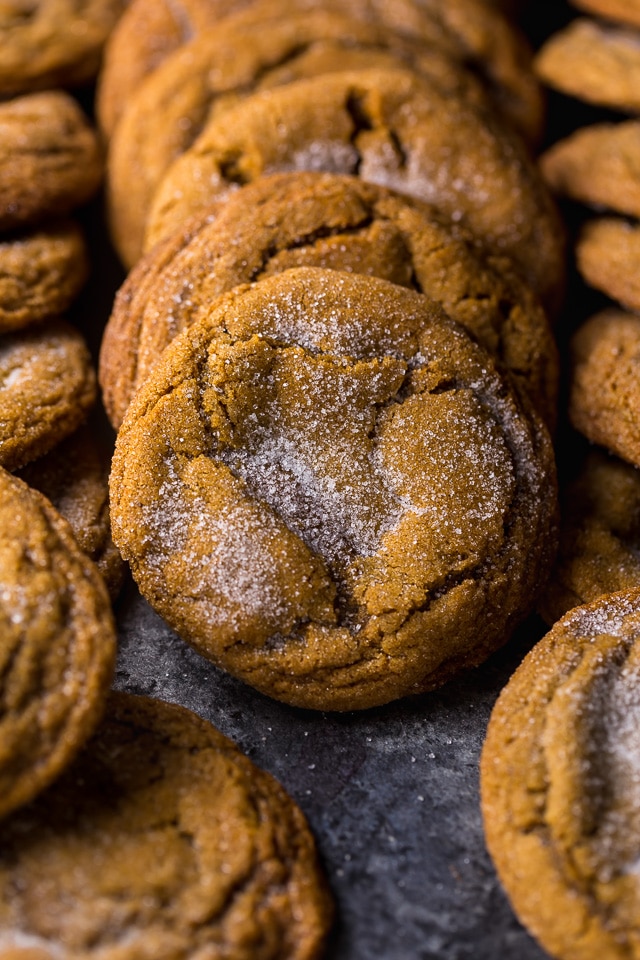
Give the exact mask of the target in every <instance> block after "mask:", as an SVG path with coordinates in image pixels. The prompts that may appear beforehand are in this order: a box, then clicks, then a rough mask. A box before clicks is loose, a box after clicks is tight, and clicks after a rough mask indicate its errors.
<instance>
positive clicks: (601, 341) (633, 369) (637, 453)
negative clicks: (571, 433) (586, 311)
mask: <svg viewBox="0 0 640 960" xmlns="http://www.w3.org/2000/svg"><path fill="white" fill-rule="evenodd" d="M571 353H572V369H571V384H570V395H569V416H570V418H571V422H572V423H573V425H574V427H575V428H576V430H579V431H580V433H582V434H584V436H585V437H587V438H588V439H589V440H591V441H592V442H593V443H598V444H600V446H603V447H606V448H607V449H608V450H610V451H611V452H612V453H616V454H617V455H618V456H619V457H622V458H623V460H627V461H628V462H629V463H633V464H635V465H636V466H640V421H639V420H638V415H637V411H638V406H639V404H640V317H638V316H636V315H635V314H632V313H624V312H623V311H622V310H616V309H609V310H603V311H602V312H601V313H598V314H596V315H595V316H593V317H591V318H590V319H589V320H587V321H586V323H584V324H583V325H582V326H581V327H580V328H579V329H578V331H577V332H576V333H575V334H574V336H573V338H572V341H571Z"/></svg>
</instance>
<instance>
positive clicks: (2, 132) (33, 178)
mask: <svg viewBox="0 0 640 960" xmlns="http://www.w3.org/2000/svg"><path fill="white" fill-rule="evenodd" d="M0 138H1V139H2V148H3V149H2V154H1V155H0V197H1V198H2V199H1V200H0V230H12V229H14V228H16V227H21V226H22V225H23V224H27V223H34V222H37V221H42V220H44V219H46V218H48V217H54V216H59V215H62V214H67V213H69V211H70V210H73V209H74V208H76V207H79V206H80V205H81V204H83V203H85V201H87V200H88V199H89V198H90V197H91V196H92V195H93V194H94V193H95V191H96V190H97V188H98V186H99V185H100V181H101V178H102V157H101V152H100V148H99V145H98V139H97V135H96V132H95V130H94V129H93V128H92V127H91V125H90V124H89V122H88V120H87V118H86V117H85V115H84V114H83V112H82V110H81V109H80V107H79V106H78V104H77V103H76V101H75V100H74V99H73V98H72V97H70V96H69V95H68V94H66V93H63V92H62V91H61V90H53V91H47V92H45V93H32V94H27V95H25V96H23V97H16V98H15V99H14V100H8V101H7V102H6V103H0Z"/></svg>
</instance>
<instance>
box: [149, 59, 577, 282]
mask: <svg viewBox="0 0 640 960" xmlns="http://www.w3.org/2000/svg"><path fill="white" fill-rule="evenodd" d="M285 170H316V171H318V170H319V171H326V172H332V173H347V174H357V175H358V176H359V177H360V178H361V179H362V180H365V181H368V182H373V183H378V184H380V185H382V186H387V187H391V188H393V189H396V190H398V191H399V192H400V193H405V194H408V195H409V196H413V197H416V198H418V199H421V200H425V201H427V202H429V203H432V204H433V206H434V207H436V208H437V209H438V210H439V211H440V212H441V213H442V214H444V216H445V217H447V218H448V219H450V220H453V221H454V222H459V223H460V224H461V225H463V226H466V227H467V228H468V229H469V230H471V232H472V233H474V234H475V235H476V236H477V237H479V238H480V239H481V240H482V241H483V242H485V243H486V244H487V246H489V247H491V248H493V249H495V250H499V251H500V252H501V253H503V254H506V255H507V256H510V257H511V258H512V259H513V260H514V262H515V263H516V264H517V266H518V268H519V269H520V270H521V272H522V273H523V275H524V277H525V279H527V280H528V281H529V282H530V283H531V285H532V286H533V288H534V289H535V290H536V291H537V292H538V293H539V294H540V295H541V296H542V297H543V298H544V299H545V301H554V300H556V299H557V297H558V290H559V287H560V286H561V283H562V274H563V270H564V262H563V260H564V257H563V244H562V226H561V224H560V221H559V218H558V216H557V211H556V210H555V207H554V205H553V203H552V200H551V197H550V195H549V193H548V191H547V189H546V188H545V186H544V184H543V182H542V179H541V177H540V176H539V174H538V171H537V169H536V167H535V166H534V164H533V162H532V160H531V158H530V157H529V155H528V154H527V152H526V151H525V149H524V147H523V144H522V142H521V140H520V138H518V137H516V136H515V135H511V134H510V133H509V131H508V130H507V129H506V127H502V126H501V125H499V124H498V123H497V121H495V120H494V118H493V116H492V115H491V114H489V113H487V112H483V111H481V110H480V109H479V107H477V106H475V105H471V104H467V103H463V102H462V101H458V103H457V104H456V108H455V110H453V109H452V105H451V101H450V100H449V99H448V98H447V97H446V96H444V95H443V94H441V93H440V92H439V91H438V90H437V89H436V87H435V86H433V85H429V84H426V83H425V82H424V81H423V80H421V79H420V78H419V77H418V76H417V75H416V74H414V73H412V72H410V71H407V70H400V69H398V70H358V71H353V72H349V71H346V72H344V73H336V74H330V75H325V76H321V77H316V78H313V79H309V80H299V81H296V82H295V83H290V84H287V85H285V86H282V87H277V88H276V89H274V90H266V91H263V92H261V93H256V94H253V95H252V96H249V97H247V98H246V99H245V100H243V102H242V103H241V104H239V105H237V106H236V107H233V108H230V109H229V110H226V111H225V112H224V114H223V115H222V116H221V117H220V118H218V119H216V118H214V119H213V120H212V121H211V122H210V123H209V124H208V125H207V127H206V128H205V129H204V131H203V133H202V134H201V135H200V137H199V138H198V139H197V140H196V142H195V143H194V144H193V146H192V147H191V148H190V149H189V150H188V151H187V152H186V153H185V154H183V156H182V157H180V158H179V159H178V160H177V161H176V162H175V163H174V164H173V165H172V166H171V167H170V168H169V170H168V172H167V174H166V176H165V177H164V179H163V181H162V183H161V185H160V187H159V189H158V191H157V193H156V196H155V198H154V202H153V205H152V209H151V212H150V215H149V219H148V224H147V236H146V247H147V249H149V248H150V247H151V246H152V245H153V244H154V243H156V242H157V241H159V240H160V239H162V238H164V237H166V236H168V235H170V234H171V233H172V232H174V231H175V230H177V229H179V228H180V226H181V224H182V223H184V221H185V220H186V219H187V218H188V217H189V216H190V215H192V214H193V213H195V212H197V211H198V210H199V209H201V208H202V207H204V206H206V205H208V204H209V203H210V202H211V201H212V200H213V199H214V198H216V197H224V196H227V195H229V194H230V193H231V192H232V191H234V190H237V188H238V186H240V185H242V184H245V183H250V182H252V181H253V180H255V179H256V178H257V177H258V176H260V175H262V174H265V173H276V172H281V171H285Z"/></svg>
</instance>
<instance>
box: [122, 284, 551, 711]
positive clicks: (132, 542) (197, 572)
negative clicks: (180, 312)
mask: <svg viewBox="0 0 640 960" xmlns="http://www.w3.org/2000/svg"><path fill="white" fill-rule="evenodd" d="M110 495H111V519H112V527H113V538H114V541H115V542H116V545H117V546H118V547H119V549H120V551H121V552H122V554H123V556H124V558H125V559H126V560H128V561H129V562H130V564H131V569H132V573H133V575H134V578H135V579H136V581H137V582H138V585H139V587H140V589H141V591H142V593H143V594H144V596H145V597H146V598H147V600H148V601H149V602H150V603H151V605H152V606H153V607H155V609H156V610H157V611H158V612H159V613H160V614H161V615H162V616H163V617H165V618H166V620H167V622H168V623H169V624H170V625H171V626H172V627H173V628H174V629H175V630H176V631H177V632H178V633H179V634H180V635H181V636H182V637H183V638H184V639H185V640H187V641H189V642H190V643H192V644H193V645H194V646H195V647H196V648H197V649H199V650H200V652H201V653H202V654H204V656H206V657H209V658H210V659H212V660H213V661H215V662H216V663H218V664H219V665H220V666H222V667H224V668H225V669H227V670H229V671H230V672H231V673H233V674H235V675H236V676H239V677H240V678H242V679H244V680H245V681H246V682H248V683H250V684H252V685H253V686H255V687H256V688H258V689H259V690H261V691H262V692H264V693H267V694H269V695H270V696H272V697H275V698H276V699H280V700H283V701H285V702H287V703H290V704H294V705H298V706H304V707H310V708H313V709H335V710H351V709H359V708H364V707H370V706H374V705H377V704H381V703H385V702H387V701H389V700H392V699H394V698H397V697H400V696H404V695H407V694H411V693H418V692H420V691H423V690H426V689H430V688H433V687H435V686H438V685H439V684H441V683H443V682H444V681H446V680H447V679H449V678H450V677H451V676H453V675H454V674H455V673H457V672H459V671H460V670H462V669H464V668H466V667H469V666H472V665H474V664H477V663H478V662H480V661H481V660H483V659H484V658H485V657H486V656H487V655H488V654H489V652H491V651H492V650H494V649H495V648H496V647H497V646H499V645H500V644H501V643H503V642H504V641H505V640H506V638H507V636H508V634H509V633H510V631H511V629H512V628H513V627H514V626H515V624H516V623H517V622H518V621H519V620H520V619H521V618H522V617H523V616H524V615H525V614H526V613H527V612H528V611H529V610H530V609H531V605H532V603H533V602H534V596H535V593H536V591H537V589H538V588H539V587H540V586H541V582H542V579H543V577H544V576H545V574H546V570H547V565H548V563H549V561H550V558H551V556H552V554H553V550H554V548H555V527H554V523H555V510H556V500H555V496H556V493H555V481H554V466H553V455H552V450H551V445H550V441H549V437H548V434H547V432H546V430H545V429H544V428H543V426H542V422H541V421H540V420H539V419H538V418H537V417H536V416H535V415H533V411H532V410H527V407H526V405H525V406H520V404H519V402H518V401H517V400H516V397H515V394H512V393H511V392H510V390H509V389H508V383H507V381H506V380H504V379H503V378H502V377H500V376H499V375H498V374H497V372H496V370H495V368H494V366H493V364H492V361H491V359H490V357H489V355H488V354H487V353H486V352H485V351H484V350H483V349H482V348H480V347H479V346H478V345H477V344H475V342H474V341H472V340H471V338H470V337H469V335H468V334H467V333H466V331H465V330H464V329H463V328H462V327H459V326H458V325H456V324H454V323H453V322H452V321H450V320H449V319H448V318H447V317H446V316H445V315H444V314H443V313H442V312H441V311H440V309H439V308H438V307H437V306H436V305H435V304H433V303H431V301H429V299H428V298H427V297H425V296H423V295H422V294H418V293H416V292H414V291H412V290H407V289H405V288H403V287H400V286H397V285H395V284H390V283H389V282H388V281H386V280H380V279H377V278H372V277H365V276H362V275H357V274H348V273H343V272H339V271H333V270H326V269H319V268H311V267H301V268H294V269H292V270H288V271H285V272H284V273H281V274H278V275H277V276H275V277H267V278H265V279H264V280H260V281H258V282H256V283H253V284H248V285H245V286H243V287H236V288H235V290H234V291H232V292H231V293H229V294H226V295H225V296H224V297H223V298H222V299H221V300H219V301H218V302H217V305H216V306H215V307H214V308H213V309H212V310H211V312H210V314H209V315H208V316H205V317H203V318H202V319H201V320H200V321H198V322H197V323H195V324H193V325H192V326H191V327H189V328H188V329H187V330H185V331H184V333H183V334H182V335H180V336H178V337H176V339H175V340H173V342H172V343H171V344H170V345H169V346H168V347H167V349H166V351H165V352H164V354H163V357H162V359H161V360H160V361H159V362H158V364H157V365H156V367H155V368H154V370H153V372H152V374H151V376H150V377H149V379H148V380H147V382H146V383H145V384H144V386H143V387H142V388H141V389H140V391H139V392H138V393H137V394H136V397H135V398H134V400H133V401H132V403H131V405H130V407H129V409H128V411H127V415H126V417H125V420H124V422H123V425H122V427H121V428H120V431H119V433H118V438H117V441H116V451H115V455H114V459H113V466H112V473H111V478H110Z"/></svg>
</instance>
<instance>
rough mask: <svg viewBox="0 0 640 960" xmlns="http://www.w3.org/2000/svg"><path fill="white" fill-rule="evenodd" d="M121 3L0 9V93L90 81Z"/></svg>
mask: <svg viewBox="0 0 640 960" xmlns="http://www.w3.org/2000/svg"><path fill="white" fill-rule="evenodd" d="M123 8H124V3H123V0H38V2H36V3H29V4H20V3H7V4H4V5H3V7H2V10H1V11H0V94H1V95H2V96H3V97H7V96H14V95H15V94H17V93H27V92H28V91H32V90H46V89H51V88H54V87H73V86H78V85H79V84H83V83H86V82H88V81H90V80H93V79H94V77H95V76H96V74H97V72H98V67H99V65H100V58H101V55H102V47H103V46H104V43H105V40H106V39H107V36H108V35H109V33H110V32H111V30H112V28H113V27H114V25H115V23H116V21H117V19H118V17H119V16H120V13H121V12H122V10H123Z"/></svg>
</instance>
